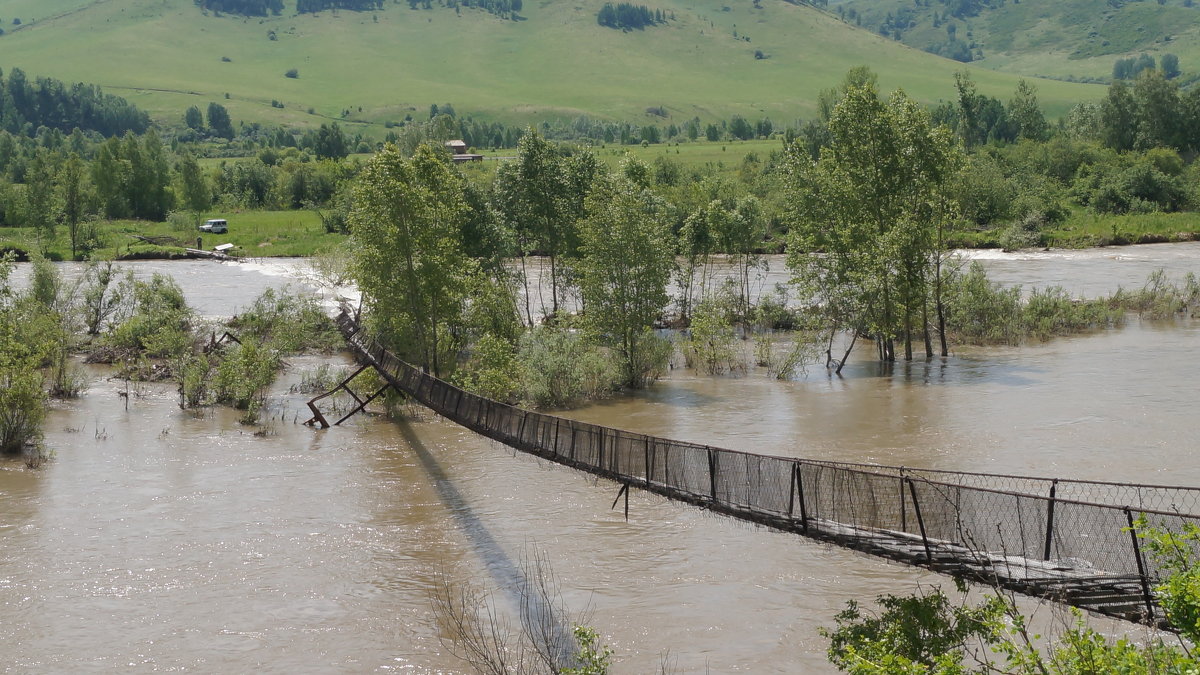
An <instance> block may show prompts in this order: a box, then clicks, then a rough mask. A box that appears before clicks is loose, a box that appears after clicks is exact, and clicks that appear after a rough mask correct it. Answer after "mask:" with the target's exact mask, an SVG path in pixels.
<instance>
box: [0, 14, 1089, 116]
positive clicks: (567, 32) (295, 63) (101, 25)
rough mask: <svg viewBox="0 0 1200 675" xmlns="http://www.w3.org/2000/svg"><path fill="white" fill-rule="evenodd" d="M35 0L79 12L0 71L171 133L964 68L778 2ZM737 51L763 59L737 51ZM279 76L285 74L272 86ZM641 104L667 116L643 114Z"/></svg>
mask: <svg viewBox="0 0 1200 675" xmlns="http://www.w3.org/2000/svg"><path fill="white" fill-rule="evenodd" d="M19 1H26V0H19ZM50 4H54V5H55V6H56V7H58V8H59V9H64V10H65V9H67V8H72V7H79V6H81V5H83V8H82V9H79V11H75V12H69V11H66V12H65V13H61V14H60V15H58V16H57V18H45V19H41V20H39V21H37V22H35V23H33V24H31V25H29V26H27V27H25V28H23V29H22V30H19V31H14V32H10V33H9V34H7V35H4V36H3V37H0V61H2V62H3V63H4V64H5V65H6V67H8V68H12V67H21V68H23V69H25V70H26V71H27V72H29V73H30V74H31V75H46V76H52V77H57V78H60V79H64V80H67V81H72V82H73V81H84V82H94V83H97V84H100V85H102V86H104V87H105V88H106V90H107V91H108V92H109V93H114V94H118V95H121V96H125V97H127V98H129V99H130V100H131V101H132V102H134V103H135V104H137V105H139V106H142V107H144V108H146V109H147V110H148V111H149V112H150V113H151V114H152V115H153V116H154V117H155V118H156V119H158V120H160V121H165V122H169V123H171V124H179V122H180V120H181V116H182V114H183V111H184V110H185V109H186V108H187V107H188V106H190V105H197V106H199V107H200V108H201V109H203V108H205V107H206V106H207V104H208V103H209V102H210V101H217V102H220V103H222V104H224V105H226V106H227V107H228V108H229V109H230V112H231V114H232V115H233V117H234V119H235V121H261V122H269V123H277V124H284V125H293V126H313V125H316V124H319V123H321V122H325V121H329V120H335V119H336V120H340V121H342V123H343V124H344V125H345V126H346V127H347V128H348V129H349V130H351V131H352V132H353V131H357V130H364V131H367V132H369V133H370V134H372V135H374V136H377V137H381V136H382V135H383V134H384V133H385V132H386V130H385V128H384V126H383V125H384V123H385V122H389V121H390V122H399V121H401V120H403V119H404V117H405V116H406V115H412V116H413V117H414V118H418V119H421V118H424V117H426V116H427V115H428V111H429V106H430V104H431V103H438V104H441V103H445V102H451V103H453V104H454V106H455V108H456V109H457V110H458V112H459V114H460V115H462V114H470V115H474V116H475V117H476V118H479V119H487V120H497V121H502V122H506V123H524V122H528V121H533V120H539V119H548V118H561V119H569V118H574V117H575V116H578V115H583V114H587V115H591V116H595V117H600V118H607V119H617V120H626V121H633V122H637V123H642V124H645V123H657V124H662V125H665V124H668V123H670V122H672V121H673V122H675V123H677V124H680V123H682V122H683V121H685V120H687V119H690V118H692V117H694V116H695V117H700V118H701V119H702V120H712V119H717V118H728V117H729V116H731V115H733V114H741V115H743V116H745V117H747V118H748V119H759V118H761V117H764V116H765V117H770V118H771V119H772V120H774V121H776V122H777V123H780V124H784V123H791V122H793V121H794V120H795V119H796V118H797V117H811V116H812V115H813V112H814V109H815V105H814V102H815V100H816V98H817V94H818V93H819V91H820V90H822V89H824V88H828V87H833V86H836V85H837V84H838V83H839V82H840V81H841V79H842V77H843V76H844V75H845V73H846V71H847V70H848V69H849V68H851V67H853V66H857V65H863V64H867V65H870V66H871V67H872V68H873V69H874V70H875V71H876V72H877V73H878V74H879V76H880V84H881V87H882V88H883V89H884V90H891V89H893V88H897V87H902V88H904V89H905V90H906V91H907V92H908V93H909V94H910V95H912V96H913V97H915V98H917V99H918V100H921V101H924V102H926V103H934V102H937V101H939V100H947V99H949V98H951V97H952V96H953V94H954V78H953V74H954V72H955V71H958V70H961V69H963V68H964V66H963V64H960V63H958V62H955V61H950V60H947V59H942V58H939V57H935V56H933V55H930V54H926V53H924V52H922V51H919V50H916V49H911V48H908V47H905V46H904V45H901V44H899V43H896V42H893V41H891V40H887V39H885V38H882V37H880V36H877V35H874V34H872V33H870V32H868V31H865V30H861V29H857V28H854V27H853V26H850V25H848V24H846V23H844V22H842V21H839V20H838V19H837V18H836V17H835V16H833V15H831V14H828V13H826V12H821V11H818V10H816V9H813V8H811V7H807V6H800V5H792V4H788V3H771V4H764V5H762V7H761V8H756V7H754V6H753V5H751V4H750V3H736V4H734V3H729V4H728V5H726V4H723V0H697V1H695V2H684V1H683V0H663V2H660V3H656V8H661V9H663V10H664V11H668V12H673V13H674V15H675V17H676V18H675V20H674V21H671V22H670V23H669V24H668V25H666V26H660V27H655V28H649V29H646V30H642V31H631V32H628V33H622V32H619V31H614V30H612V29H608V28H603V27H601V26H598V25H597V24H596V19H595V16H596V11H597V10H598V9H599V7H600V6H601V5H602V4H603V0H583V1H581V2H578V3H555V2H541V3H532V2H530V3H527V4H526V6H525V9H524V10H523V12H522V16H523V19H524V20H521V21H509V20H502V19H499V18H497V17H495V16H492V15H490V14H487V13H485V12H482V11H479V10H472V9H463V10H462V12H461V15H459V14H456V13H455V12H454V11H453V10H450V9H446V8H438V9H434V10H410V9H408V7H407V4H405V3H401V4H393V3H388V4H387V5H386V8H385V9H383V10H380V11H378V12H349V11H340V12H323V13H321V14H319V15H300V16H297V15H293V14H290V12H291V11H293V10H292V9H291V7H293V6H294V5H292V4H291V3H288V6H289V9H288V10H287V13H285V15H284V16H280V17H269V18H264V19H258V18H252V19H244V18H240V17H233V16H221V17H218V16H215V15H214V14H212V13H209V14H207V15H205V14H202V13H201V11H200V10H199V9H198V8H197V7H196V6H195V5H194V3H191V2H170V3H166V2H163V1H162V0H123V1H122V2H93V3H90V4H84V3H82V2H81V1H80V0H50ZM27 6H28V5H27ZM268 32H273V33H274V35H275V37H276V39H275V40H271V39H269V38H268ZM735 35H736V37H735ZM747 38H749V41H747ZM755 50H761V51H763V52H764V54H765V55H766V56H768V57H769V58H765V59H755V58H754V52H755ZM99 55H102V58H101V57H100V56H99ZM225 59H227V60H225ZM291 68H295V69H297V70H298V74H299V77H297V78H288V77H285V72H286V71H287V70H289V69H291ZM972 75H973V77H974V78H975V79H976V81H977V82H978V84H979V88H980V90H981V91H983V92H985V93H988V94H991V95H995V96H999V97H1001V98H1004V99H1007V98H1008V97H1009V96H1011V93H1012V91H1013V90H1014V89H1015V87H1016V83H1017V77H1015V76H1013V75H1009V74H1001V73H996V72H992V71H988V70H983V69H977V68H973V69H972ZM1038 86H1039V94H1040V97H1041V100H1042V102H1043V104H1044V105H1045V106H1046V108H1047V110H1048V111H1049V112H1050V113H1051V114H1052V115H1053V114H1060V113H1062V112H1064V111H1065V110H1066V109H1067V108H1068V107H1069V106H1070V105H1071V104H1073V103H1074V102H1076V101H1079V100H1088V99H1098V98H1099V97H1101V96H1102V95H1103V89H1102V88H1100V87H1096V86H1086V85H1074V84H1068V83H1063V82H1055V81H1042V82H1039V83H1038ZM226 94H228V95H229V98H226ZM272 100H277V101H279V102H281V103H282V104H283V105H284V108H283V109H279V108H274V107H272V106H271V101H272ZM657 106H662V107H664V108H665V109H666V110H667V113H668V115H669V117H668V118H665V119H664V118H661V117H658V116H655V115H652V114H650V113H648V112H646V111H647V108H650V107H657ZM309 110H312V112H311V113H310V112H309Z"/></svg>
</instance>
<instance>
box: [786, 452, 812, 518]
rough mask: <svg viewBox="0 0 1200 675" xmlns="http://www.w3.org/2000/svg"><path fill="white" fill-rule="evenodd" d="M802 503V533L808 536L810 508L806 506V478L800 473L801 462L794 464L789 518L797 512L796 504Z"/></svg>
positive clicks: (789, 499)
mask: <svg viewBox="0 0 1200 675" xmlns="http://www.w3.org/2000/svg"><path fill="white" fill-rule="evenodd" d="M797 501H799V502H800V531H801V532H803V533H804V534H808V507H807V506H805V504H804V476H803V475H802V474H801V473H800V462H794V463H793V464H792V488H791V490H790V494H789V496H788V516H789V517H791V516H792V514H793V513H794V512H795V505H796V502H797Z"/></svg>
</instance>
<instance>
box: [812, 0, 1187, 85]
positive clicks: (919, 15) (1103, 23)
mask: <svg viewBox="0 0 1200 675" xmlns="http://www.w3.org/2000/svg"><path fill="white" fill-rule="evenodd" d="M829 9H830V11H831V12H833V13H834V14H836V15H837V16H839V17H842V18H843V19H844V20H845V21H846V22H847V24H848V25H855V26H861V27H862V28H865V29H867V30H871V31H875V32H877V33H881V34H886V35H887V36H888V37H891V38H893V39H899V40H900V41H902V42H903V43H904V44H907V45H909V46H912V47H916V48H920V49H929V50H933V51H935V52H937V53H946V54H948V53H951V52H954V53H957V54H959V55H960V56H961V55H963V54H969V57H968V58H971V59H972V60H973V63H972V65H975V66H979V67H983V68H991V69H995V70H1001V71H1008V72H1013V73H1021V74H1024V75H1043V76H1048V77H1055V78H1070V79H1078V80H1103V79H1107V78H1109V77H1110V76H1111V75H1112V72H1113V63H1114V61H1116V59H1118V58H1122V57H1132V56H1137V55H1139V54H1141V53H1147V54H1149V55H1151V56H1154V57H1161V55H1163V54H1167V53H1172V54H1175V55H1176V56H1178V57H1179V60H1180V64H1181V66H1182V70H1183V71H1184V73H1185V75H1186V74H1189V73H1190V74H1193V75H1194V74H1200V5H1197V4H1196V3H1195V2H1194V0H1162V1H1161V2H1159V1H1158V0H922V1H914V0H830V3H829ZM951 35H953V39H952V38H951Z"/></svg>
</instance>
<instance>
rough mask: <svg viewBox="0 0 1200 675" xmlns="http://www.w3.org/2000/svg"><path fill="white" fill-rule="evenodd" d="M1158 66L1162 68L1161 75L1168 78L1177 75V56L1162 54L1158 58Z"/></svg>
mask: <svg viewBox="0 0 1200 675" xmlns="http://www.w3.org/2000/svg"><path fill="white" fill-rule="evenodd" d="M1159 66H1160V67H1161V68H1162V72H1163V77H1165V78H1167V79H1168V80H1171V79H1174V78H1176V77H1179V75H1180V71H1179V57H1178V56H1175V55H1174V54H1170V53H1168V54H1163V55H1162V58H1161V59H1159Z"/></svg>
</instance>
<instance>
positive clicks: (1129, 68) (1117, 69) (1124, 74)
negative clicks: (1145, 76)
mask: <svg viewBox="0 0 1200 675" xmlns="http://www.w3.org/2000/svg"><path fill="white" fill-rule="evenodd" d="M1176 65H1178V59H1176ZM1143 70H1154V57H1153V56H1150V55H1149V54H1146V53H1144V52H1143V53H1142V54H1140V55H1139V56H1138V57H1137V58H1134V57H1132V56H1130V57H1128V58H1124V59H1117V61H1116V63H1114V64H1113V79H1114V80H1132V79H1133V78H1135V77H1137V76H1138V74H1139V73H1141V72H1142V71H1143Z"/></svg>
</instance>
